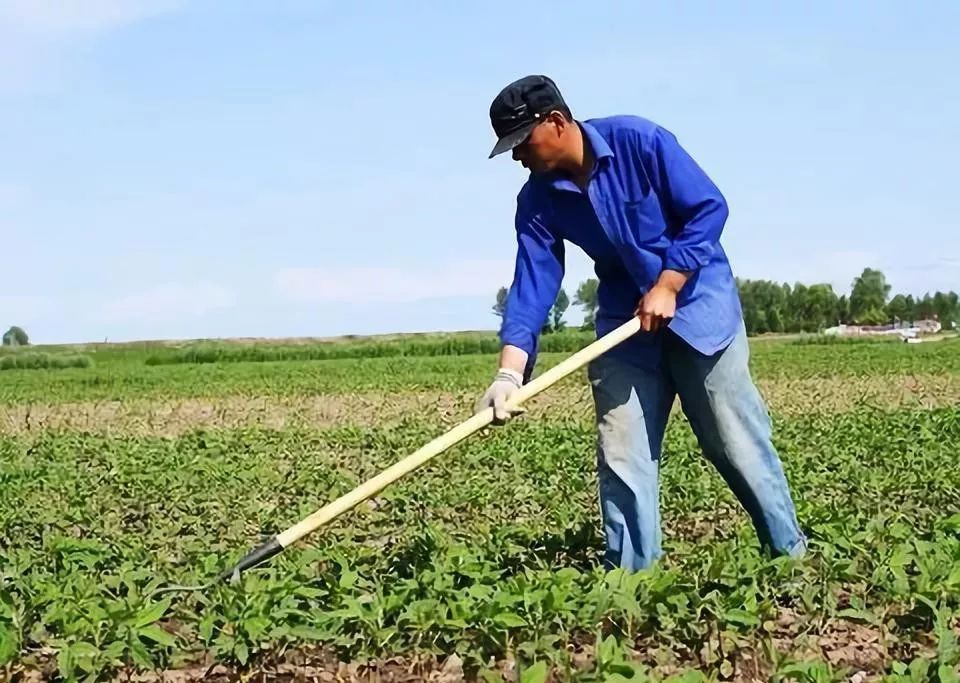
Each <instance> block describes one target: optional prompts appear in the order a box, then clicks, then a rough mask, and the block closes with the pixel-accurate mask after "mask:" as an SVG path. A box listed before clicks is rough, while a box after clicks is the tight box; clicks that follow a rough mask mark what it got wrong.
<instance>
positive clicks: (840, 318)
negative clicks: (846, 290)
mask: <svg viewBox="0 0 960 683" xmlns="http://www.w3.org/2000/svg"><path fill="white" fill-rule="evenodd" d="M833 318H834V321H835V322H838V323H841V324H847V323H849V322H850V299H848V298H847V295H846V294H844V295H843V296H841V297H840V298H839V299H837V309H836V311H835V312H834V314H833Z"/></svg>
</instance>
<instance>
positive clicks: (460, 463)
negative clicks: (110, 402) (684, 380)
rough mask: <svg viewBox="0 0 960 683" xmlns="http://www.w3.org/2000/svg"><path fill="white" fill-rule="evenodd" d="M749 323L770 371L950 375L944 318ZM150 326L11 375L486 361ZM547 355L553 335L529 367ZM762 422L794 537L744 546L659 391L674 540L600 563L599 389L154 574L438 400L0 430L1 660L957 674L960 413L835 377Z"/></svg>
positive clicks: (195, 384) (395, 449)
mask: <svg viewBox="0 0 960 683" xmlns="http://www.w3.org/2000/svg"><path fill="white" fill-rule="evenodd" d="M752 348H753V368H754V373H755V375H756V376H758V377H760V378H786V379H788V380H790V381H793V380H795V379H801V378H818V377H819V378H825V379H831V380H836V379H837V378H843V379H844V381H846V382H849V383H850V384H852V385H857V384H859V383H864V384H866V383H871V382H872V383H876V381H877V379H878V378H880V379H882V378H889V379H890V381H895V380H896V378H899V377H904V376H909V375H910V373H927V374H941V375H942V374H960V360H958V357H960V354H957V346H956V343H955V342H941V343H938V344H927V345H919V346H911V345H906V344H876V345H865V344H854V345H836V346H828V347H817V346H796V345H791V344H769V343H766V342H764V343H757V344H753V347H752ZM146 353H148V352H147V351H145V350H143V349H136V350H130V351H129V354H130V355H125V354H124V353H120V352H117V351H116V350H113V351H106V352H104V353H102V354H101V355H96V356H95V357H96V358H97V362H96V364H95V366H94V367H91V368H88V369H63V370H55V371H50V372H49V373H42V375H43V377H42V378H41V377H40V376H39V375H38V374H37V373H9V375H10V379H11V382H7V380H6V378H5V380H4V382H3V383H0V396H2V400H3V401H4V402H5V403H6V404H7V405H15V404H18V403H24V402H34V401H45V402H46V403H47V404H49V405H52V406H53V409H56V406H57V405H58V402H63V403H64V404H66V403H68V402H72V401H78V400H80V401H100V400H103V399H104V397H116V398H117V399H118V400H120V401H126V400H130V399H134V398H136V399H137V400H157V401H159V400H162V399H163V398H164V397H169V396H203V397H208V398H210V400H212V401H213V402H214V403H215V402H216V401H217V400H218V398H226V397H229V396H238V395H239V396H250V397H258V398H261V399H263V400H265V401H267V402H268V403H269V401H271V400H273V398H272V397H279V396H283V397H285V398H286V400H288V401H290V402H293V403H296V402H297V400H301V401H303V402H306V401H307V400H308V399H309V397H310V396H313V395H315V394H316V393H317V392H321V391H329V392H336V393H340V394H356V393H357V392H362V391H365V390H377V391H383V392H399V395H402V394H403V393H404V392H422V391H434V390H442V391H452V392H455V393H459V392H464V393H468V394H470V393H473V392H476V391H480V390H482V388H483V387H484V386H485V383H486V382H488V381H489V378H490V375H491V373H492V368H493V365H492V363H493V361H494V359H495V357H494V355H493V354H490V353H481V354H477V355H467V356H401V357H382V358H353V359H338V360H303V359H296V360H290V361H282V360H273V361H263V362H252V363H247V362H232V361H231V362H223V363H219V362H218V363H210V364H199V365H191V364H179V365H158V366H147V365H145V363H144V358H145V355H146ZM111 354H113V355H111ZM91 355H95V354H92V353H91ZM564 357H566V354H564V353H553V354H551V353H547V354H546V355H545V356H544V359H543V364H542V365H541V366H540V371H542V369H543V368H545V367H547V366H549V365H551V364H554V363H556V362H559V361H560V360H561V359H562V358H564ZM583 381H584V378H583V377H582V376H577V377H574V378H572V380H571V384H569V385H564V386H563V387H557V390H561V391H568V390H572V384H574V383H577V382H581V383H582V382H583ZM785 386H792V384H790V383H789V382H788V383H787V384H786V385H785ZM798 386H799V385H798ZM798 391H799V389H798ZM855 394H856V392H852V393H851V395H855ZM385 400H386V399H385ZM65 409H66V408H65ZM773 419H774V422H775V430H776V431H775V434H776V445H777V447H778V449H779V451H780V453H781V456H782V458H783V462H784V467H785V469H786V471H787V475H788V478H789V480H790V483H791V486H792V488H793V490H794V494H795V498H796V502H797V507H798V515H799V517H800V519H801V523H802V524H803V526H804V528H805V530H806V531H807V533H808V534H809V536H810V538H811V542H812V548H811V553H810V555H809V556H808V557H807V558H805V559H804V560H803V561H801V562H790V561H783V560H771V559H769V558H766V557H764V556H763V555H761V553H760V552H759V549H758V548H757V545H756V540H755V538H754V535H753V531H752V527H751V525H750V522H749V520H748V519H747V518H746V516H745V515H744V514H743V512H742V510H741V509H740V508H739V506H738V505H737V504H736V501H735V500H734V498H733V497H732V496H731V494H730V492H729V490H728V489H727V488H726V487H725V486H724V484H723V482H722V481H721V480H720V478H719V477H718V476H717V475H716V472H715V471H714V470H713V469H712V468H711V467H710V466H709V465H708V464H707V463H706V462H705V461H704V459H703V458H702V456H701V455H700V453H699V449H698V447H697V444H696V440H695V439H694V437H693V434H692V432H691V431H690V428H689V425H688V424H687V423H686V422H685V421H684V419H683V418H682V416H681V415H680V414H676V415H674V417H672V418H671V421H670V424H669V426H668V429H667V435H666V444H665V449H664V452H665V456H664V461H663V464H662V467H663V469H662V512H663V520H664V534H665V536H664V547H665V550H666V556H665V558H664V560H663V562H662V563H661V564H660V565H658V567H657V568H656V569H654V570H653V571H651V572H645V573H640V574H636V575H628V574H623V573H621V572H610V573H608V572H604V571H603V570H602V568H601V567H600V563H599V559H600V555H601V553H602V549H603V540H602V536H601V533H600V525H599V518H598V514H597V505H596V481H595V477H594V470H593V449H594V441H595V434H594V426H593V423H592V415H583V414H579V413H571V412H557V413H545V414H543V415H541V416H540V417H539V418H538V419H536V420H529V419H528V420H521V421H518V422H516V423H513V424H511V425H509V426H507V427H505V428H501V429H494V430H489V431H488V432H486V433H483V434H478V435H476V436H475V437H474V438H471V439H468V440H466V441H465V442H463V443H462V444H460V445H459V446H457V447H455V448H454V449H451V450H450V451H448V452H447V453H445V454H443V455H441V456H440V457H438V458H437V459H436V460H435V461H433V462H432V463H430V464H429V465H427V466H426V467H424V468H423V469H422V470H419V471H418V472H416V473H415V474H413V475H411V476H409V477H407V478H404V479H402V480H401V481H399V482H397V483H396V484H394V485H393V486H392V487H390V488H388V489H387V490H385V491H383V492H382V493H381V494H379V495H378V496H377V497H375V498H374V499H373V500H372V501H369V503H365V504H362V505H361V506H359V507H358V508H356V509H354V510H352V511H349V512H348V513H346V514H345V515H344V516H343V517H341V518H340V519H338V520H337V521H335V522H334V523H332V524H331V525H330V526H329V527H327V528H324V529H322V530H320V531H319V532H317V533H315V534H313V535H311V536H309V537H308V538H307V539H305V540H304V541H303V542H301V543H298V544H296V545H295V546H294V547H292V548H289V549H288V550H287V551H285V552H284V553H283V554H281V555H279V556H277V557H275V558H273V560H271V561H270V562H269V563H268V564H267V565H266V566H264V567H261V568H259V569H257V570H254V571H251V572H249V573H248V574H246V575H244V577H243V579H242V582H241V584H240V585H238V586H230V585H218V586H216V587H215V588H214V589H212V590H210V591H208V592H194V593H172V594H161V595H151V592H152V591H153V590H154V589H156V588H157V587H159V586H162V585H164V584H166V583H167V582H174V583H201V582H204V581H206V580H208V579H210V578H212V577H213V576H215V575H216V574H217V572H218V571H220V570H221V569H223V568H224V567H226V566H229V565H230V564H232V563H233V562H234V561H236V559H238V558H239V557H240V556H241V555H242V554H244V553H245V552H246V551H247V550H248V549H249V548H250V547H252V546H253V545H255V544H256V543H258V542H259V540H260V538H261V534H272V533H276V532H277V531H280V530H282V529H284V528H286V527H287V526H288V525H290V524H292V523H294V522H296V521H298V520H299V519H301V518H302V517H303V516H305V515H307V514H309V513H311V512H313V511H314V510H315V509H317V508H318V507H320V506H321V505H323V504H325V503H327V502H329V501H331V500H333V499H334V498H336V497H337V496H339V495H341V494H343V493H345V492H347V491H349V490H351V489H352V488H353V487H354V486H356V485H357V484H358V483H360V482H361V481H363V480H365V479H367V478H369V477H370V476H372V475H374V474H376V473H377V472H379V471H380V470H381V469H382V468H384V467H386V466H387V465H389V464H392V463H393V462H396V461H397V460H399V459H400V458H402V457H404V456H405V455H408V454H409V453H410V452H412V451H414V450H415V449H417V448H419V447H420V446H422V445H423V444H424V443H426V441H428V440H429V439H432V438H433V437H434V436H436V435H437V434H438V433H439V431H440V425H439V424H438V422H437V419H436V415H434V414H432V413H431V414H424V413H418V412H411V413H410V414H409V415H408V416H407V417H405V418H404V419H402V420H401V421H400V422H399V423H398V424H397V425H396V426H394V427H390V428H388V427H384V426H378V425H373V426H371V425H370V424H362V423H360V422H358V421H351V420H350V419H349V416H347V417H346V418H345V419H343V420H341V421H340V422H338V423H337V424H336V425H328V426H323V427H314V428H309V427H304V426H291V425H286V426H279V427H277V428H265V427H264V426H262V425H259V424H256V423H254V422H251V423H250V424H240V425H235V426H232V427H230V428H225V429H202V428H198V429H192V430H188V431H186V432H184V433H181V434H179V435H177V436H163V435H160V434H149V433H147V434H129V433H123V432H122V431H117V430H114V429H107V428H106V426H104V428H103V429H100V430H98V429H97V426H96V425H92V426H88V427H85V428H84V429H82V430H81V429H40V430H33V431H29V432H22V433H16V434H12V433H11V434H7V435H2V434H0V486H2V490H3V492H4V495H3V497H2V498H0V576H2V577H3V579H2V581H3V582H2V585H0V665H5V666H6V667H7V668H6V674H7V677H8V678H12V677H13V676H14V675H22V674H24V673H25V672H27V671H38V670H45V671H49V672H56V673H57V674H58V675H59V676H61V677H62V678H63V679H64V680H77V681H80V680H98V679H100V678H107V677H113V676H116V675H118V674H119V673H122V672H126V673H131V672H134V671H149V670H155V669H161V668H169V669H178V670H180V671H181V672H188V671H191V670H196V671H199V672H201V673H202V672H203V671H205V670H206V668H207V666H208V664H204V662H209V661H214V662H217V663H220V664H222V665H224V666H226V667H227V668H228V670H230V671H233V672H247V673H252V672H256V671H264V670H277V669H278V668H280V667H283V666H289V662H290V661H296V662H301V663H303V662H307V663H309V665H310V666H312V667H315V669H316V670H322V671H324V672H327V673H329V674H330V675H333V674H334V673H336V672H337V671H338V670H339V666H340V665H339V662H345V663H349V664H350V666H352V667H354V669H353V670H354V672H355V679H356V680H361V673H362V672H361V671H360V670H359V669H357V668H356V667H359V666H360V665H365V666H367V667H369V668H370V669H371V670H374V671H379V672H381V673H382V674H383V675H384V676H386V675H388V674H399V673H400V672H401V671H406V670H411V671H414V672H419V673H417V674H416V675H415V676H414V677H416V676H419V677H420V679H426V678H427V677H428V676H429V675H430V674H431V672H432V673H433V674H438V673H439V672H440V670H441V669H442V668H443V667H444V666H446V667H447V673H448V674H450V676H451V679H450V680H458V679H457V676H458V675H459V674H458V673H457V672H458V671H462V672H463V676H464V678H469V679H471V680H508V679H509V680H515V679H519V680H522V681H527V682H530V681H544V680H547V674H548V672H552V675H554V676H555V677H556V679H557V680H579V681H614V680H650V679H670V678H671V677H672V678H673V680H678V681H679V680H720V679H747V678H752V679H761V680H770V679H779V680H786V679H791V680H809V681H814V680H848V679H849V678H850V677H851V676H852V675H853V674H855V673H857V672H859V671H863V672H866V673H867V674H868V675H869V676H871V677H873V678H875V679H877V680H880V679H886V680H891V681H892V680H908V679H910V680H950V678H949V676H950V674H951V672H952V671H955V670H956V667H957V666H958V665H960V649H958V647H957V635H958V634H960V570H958V569H957V567H960V468H958V467H957V466H956V465H957V463H956V444H957V443H960V410H958V409H957V408H956V407H955V406H949V405H948V406H942V407H936V408H929V409H924V408H921V407H917V408H913V409H909V410H907V409H881V408H878V407H871V406H868V405H865V404H862V403H857V402H851V403H850V404H849V405H845V406H842V409H841V407H838V409H837V410H836V411H819V412H817V413H811V414H808V415H804V414H802V413H796V412H791V413H790V414H789V415H788V414H786V413H778V412H774V414H773ZM453 654H456V655H457V658H456V659H454V658H452V655H453ZM345 666H346V664H345ZM451 671H452V672H453V673H450V672H451ZM510 671H512V672H513V673H509V672H510ZM184 675H186V674H184ZM197 675H198V676H200V675H201V674H197ZM325 675H326V674H325ZM510 677H512V678H510ZM618 677H619V678H618ZM191 680H192V679H191ZM197 680H199V678H198V679H197Z"/></svg>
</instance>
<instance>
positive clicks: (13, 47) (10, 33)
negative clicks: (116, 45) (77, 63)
mask: <svg viewBox="0 0 960 683" xmlns="http://www.w3.org/2000/svg"><path fill="white" fill-rule="evenodd" d="M183 2H184V0H0V86H4V87H14V86H21V85H24V84H27V83H30V82H31V81H32V79H33V76H34V74H35V72H36V71H37V70H44V71H49V72H54V73H55V72H56V71H57V70H58V66H60V65H59V62H63V63H67V62H66V61H65V60H64V59H60V58H61V57H63V53H64V52H66V51H68V50H69V49H70V48H71V47H73V46H74V45H76V44H77V43H79V42H81V41H83V40H89V39H91V38H93V37H95V36H97V35H99V34H103V33H106V32H109V31H111V30H115V29H118V28H120V27H122V26H126V25H129V24H132V23H136V22H138V21H142V20H144V19H148V18H150V17H153V16H156V15H158V14H162V13H165V12H169V11H171V10H174V9H176V8H177V7H179V6H180V5H182V4H183Z"/></svg>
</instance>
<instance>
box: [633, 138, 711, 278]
mask: <svg viewBox="0 0 960 683" xmlns="http://www.w3.org/2000/svg"><path fill="white" fill-rule="evenodd" d="M647 160H648V163H649V164H650V166H651V167H652V169H651V170H652V173H651V178H652V180H653V182H654V183H655V184H657V185H658V186H659V187H657V188H656V189H657V192H658V194H659V196H660V197H661V201H663V202H664V203H665V205H666V208H667V209H668V210H669V211H670V213H671V214H672V215H673V216H674V217H675V218H676V220H677V222H678V223H679V224H680V226H681V227H680V230H679V231H678V232H677V234H676V235H675V236H674V238H673V244H672V245H671V246H670V247H669V248H668V249H667V250H666V254H665V258H664V267H665V268H667V269H669V270H679V271H687V272H689V271H695V270H698V269H699V268H702V267H703V266H705V265H707V263H709V262H710V259H711V258H712V257H713V255H714V253H715V251H716V250H717V248H718V246H719V243H720V235H721V233H722V232H723V228H724V225H725V224H726V221H727V216H728V215H729V210H728V208H727V202H726V200H725V199H724V197H723V195H722V194H721V193H720V190H719V189H718V188H717V186H716V185H715V184H714V183H713V181H712V180H710V178H709V177H708V176H707V174H706V173H705V172H704V171H703V169H701V168H700V166H699V165H697V163H696V162H695V161H694V160H693V158H692V157H691V156H690V155H689V154H688V153H687V151H686V150H684V149H683V147H681V146H680V143H679V142H678V141H677V139H676V137H675V136H674V135H673V134H672V133H670V132H669V131H667V130H664V129H663V128H659V127H658V128H657V129H656V131H655V133H654V135H653V144H652V146H651V150H650V153H649V154H648V155H647Z"/></svg>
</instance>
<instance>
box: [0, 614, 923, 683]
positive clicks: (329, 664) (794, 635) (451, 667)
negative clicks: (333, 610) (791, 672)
mask: <svg viewBox="0 0 960 683" xmlns="http://www.w3.org/2000/svg"><path fill="white" fill-rule="evenodd" d="M764 632H765V633H766V634H767V635H769V636H771V638H772V642H773V645H774V647H775V648H776V650H777V652H778V656H780V657H783V656H788V657H789V658H790V660H792V661H795V662H811V663H813V662H821V663H828V664H829V665H830V666H831V667H832V668H833V670H834V671H846V672H849V675H850V680H856V681H857V682H858V683H866V682H868V681H876V680H880V679H881V678H882V676H883V674H884V672H885V671H887V669H888V668H889V666H890V664H891V663H892V662H893V661H895V660H896V659H897V657H896V656H895V654H894V651H895V650H896V649H897V641H896V639H895V638H893V637H892V636H891V635H890V634H886V633H884V632H882V631H881V630H879V629H877V628H875V627H872V626H868V625H864V624H860V623H857V622H853V621H848V620H844V619H827V620H826V621H824V622H823V624H822V625H820V627H819V628H816V627H815V624H814V622H811V620H810V617H809V616H804V615H801V614H798V613H797V612H795V611H794V610H792V609H790V608H781V610H780V611H779V614H778V616H777V618H776V620H775V621H773V622H767V623H766V624H765V625H764ZM756 635H757V637H758V639H763V638H764V637H765V636H764V633H762V632H760V631H758V632H757V634H756ZM718 638H719V634H718V633H716V632H714V633H712V634H710V637H709V638H708V642H705V643H704V644H703V647H702V648H701V649H700V650H699V651H696V652H694V651H691V650H689V649H687V648H685V647H684V646H682V645H680V644H678V643H674V644H673V647H669V646H665V645H664V644H663V643H658V642H657V640H656V635H655V634H650V635H648V636H643V637H641V638H640V639H638V640H637V641H636V643H634V644H633V646H632V647H628V648H626V649H625V654H627V655H628V657H629V658H630V659H631V660H633V661H635V662H637V663H639V664H642V665H643V666H644V667H646V668H647V670H648V671H649V672H651V673H653V674H654V675H655V676H657V677H668V676H671V675H673V674H677V673H682V672H683V671H685V670H689V669H692V668H695V669H699V670H701V671H704V672H707V673H711V674H717V673H719V675H720V677H721V679H722V680H727V681H738V682H744V683H745V682H748V681H749V682H751V683H752V682H754V681H767V680H770V677H771V675H772V674H773V673H774V664H773V663H772V662H771V661H770V659H769V653H767V652H766V650H765V649H764V647H763V646H762V645H761V642H760V640H758V639H754V638H751V639H749V642H748V643H739V644H736V645H732V644H731V643H729V642H727V643H725V644H723V645H721V643H720V641H719V640H718ZM565 649H566V652H567V659H568V661H569V664H570V666H571V667H572V668H574V669H576V670H579V671H588V670H593V668H594V666H595V664H596V656H597V654H596V648H595V646H594V644H593V643H592V642H589V640H587V641H586V642H570V643H568V644H567V646H566V648H565ZM928 654H929V653H928ZM47 664H48V665H47V666H43V667H41V668H40V670H37V669H33V670H22V669H21V670H15V671H14V672H13V678H12V680H13V681H24V682H29V683H41V682H42V681H48V680H54V678H53V677H52V674H53V672H54V671H55V668H56V666H55V660H54V659H53V658H51V659H50V660H49V662H48V663H47ZM487 666H488V667H489V668H492V669H493V670H495V671H496V672H497V674H498V675H499V676H500V678H501V680H503V681H511V682H516V681H517V679H518V677H519V672H518V667H517V664H516V662H515V661H514V660H513V659H512V658H505V659H501V660H499V661H494V660H491V661H490V662H488V663H487ZM113 680H117V681H126V682H129V683H199V682H200V681H206V682H209V683H233V682H235V681H251V682H254V681H256V682H261V681H262V682H264V683H266V682H267V681H271V682H273V681H276V682H283V683H300V682H306V681H310V682H324V683H327V682H329V683H334V682H336V683H341V682H342V683H346V682H350V683H360V682H361V681H362V682H364V683H368V682H373V681H376V682H378V683H388V682H389V683H412V682H413V681H426V682H429V683H464V682H466V681H476V680H478V679H477V677H476V675H473V674H472V672H471V671H469V670H468V669H467V667H465V666H464V663H463V661H462V660H461V658H460V657H459V656H457V655H456V654H450V655H448V656H442V657H431V656H427V655H424V656H419V657H418V656H398V657H391V658H386V659H380V660H372V661H366V662H351V663H347V662H342V661H340V660H339V659H338V658H337V657H336V656H335V655H334V654H333V653H332V652H330V651H329V650H326V649H323V648H303V649H291V650H287V651H285V652H284V653H283V654H281V655H278V656H267V657H266V658H265V659H263V660H261V661H259V662H256V663H254V664H252V665H251V666H250V667H247V668H245V669H243V670H241V669H237V668H235V667H232V666H225V665H222V664H217V663H215V662H214V661H213V660H212V658H211V657H210V655H209V654H208V655H207V656H206V658H205V660H203V661H197V662H195V663H192V664H189V665H186V666H184V667H182V668H178V669H174V670H167V671H154V672H150V671H148V672H134V671H124V672H120V673H119V674H118V675H116V676H115V677H114V679H113ZM481 680H485V679H481ZM547 680H548V681H559V680H563V671H562V670H559V669H558V670H555V671H553V672H551V676H549V677H548V679H547Z"/></svg>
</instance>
